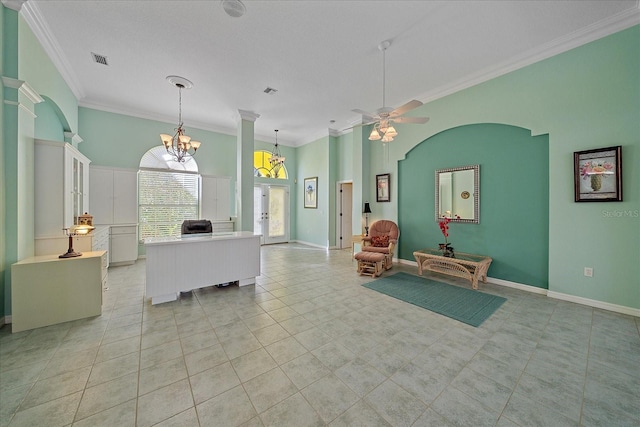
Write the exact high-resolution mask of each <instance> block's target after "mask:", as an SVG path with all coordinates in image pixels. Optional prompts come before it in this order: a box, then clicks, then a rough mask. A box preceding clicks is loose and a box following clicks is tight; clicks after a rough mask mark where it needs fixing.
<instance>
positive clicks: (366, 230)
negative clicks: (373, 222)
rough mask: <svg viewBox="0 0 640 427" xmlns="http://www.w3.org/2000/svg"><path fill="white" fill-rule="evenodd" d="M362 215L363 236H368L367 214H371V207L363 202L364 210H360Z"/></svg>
mask: <svg viewBox="0 0 640 427" xmlns="http://www.w3.org/2000/svg"><path fill="white" fill-rule="evenodd" d="M362 213H363V214H364V233H365V234H364V235H365V236H368V235H369V214H370V213H371V206H369V202H364V209H363V210H362Z"/></svg>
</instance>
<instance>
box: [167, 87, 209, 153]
mask: <svg viewBox="0 0 640 427" xmlns="http://www.w3.org/2000/svg"><path fill="white" fill-rule="evenodd" d="M167 80H168V81H169V83H171V84H172V85H174V86H175V87H177V88H178V93H179V105H180V107H179V108H180V109H179V113H178V127H177V128H176V133H175V134H174V135H173V136H171V135H168V134H166V133H161V134H160V139H161V140H162V144H163V145H164V148H166V150H167V153H169V154H170V155H171V157H172V159H173V160H174V161H176V162H178V163H184V162H186V161H187V160H189V159H191V158H192V157H193V156H194V155H195V154H196V151H198V148H200V142H199V141H191V137H190V136H187V135H185V134H184V128H183V127H182V89H191V88H192V87H193V83H191V82H190V81H189V80H187V79H185V78H184V77H178V76H167ZM191 150H193V151H191Z"/></svg>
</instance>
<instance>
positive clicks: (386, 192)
mask: <svg viewBox="0 0 640 427" xmlns="http://www.w3.org/2000/svg"><path fill="white" fill-rule="evenodd" d="M376 201H377V202H390V201H391V178H390V175H389V174H388V173H384V174H381V175H376Z"/></svg>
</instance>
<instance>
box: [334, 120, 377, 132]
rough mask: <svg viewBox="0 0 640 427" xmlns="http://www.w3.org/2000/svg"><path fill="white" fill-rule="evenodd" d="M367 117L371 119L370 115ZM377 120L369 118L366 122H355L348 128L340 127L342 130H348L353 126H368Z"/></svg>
mask: <svg viewBox="0 0 640 427" xmlns="http://www.w3.org/2000/svg"><path fill="white" fill-rule="evenodd" d="M368 118H369V119H371V118H370V117H368ZM377 121H378V120H376V119H371V120H368V121H366V122H362V123H356V124H355V125H353V126H350V127H348V128H345V129H342V130H343V131H345V130H350V129H353V128H359V127H361V126H369V125H370V124H373V123H376V122H377Z"/></svg>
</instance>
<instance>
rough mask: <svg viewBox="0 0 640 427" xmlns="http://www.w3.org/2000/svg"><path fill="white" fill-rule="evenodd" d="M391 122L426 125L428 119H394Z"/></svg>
mask: <svg viewBox="0 0 640 427" xmlns="http://www.w3.org/2000/svg"><path fill="white" fill-rule="evenodd" d="M391 120H393V121H394V122H395V123H419V124H423V123H427V122H428V121H429V117H394V118H392V119H391Z"/></svg>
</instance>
